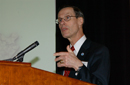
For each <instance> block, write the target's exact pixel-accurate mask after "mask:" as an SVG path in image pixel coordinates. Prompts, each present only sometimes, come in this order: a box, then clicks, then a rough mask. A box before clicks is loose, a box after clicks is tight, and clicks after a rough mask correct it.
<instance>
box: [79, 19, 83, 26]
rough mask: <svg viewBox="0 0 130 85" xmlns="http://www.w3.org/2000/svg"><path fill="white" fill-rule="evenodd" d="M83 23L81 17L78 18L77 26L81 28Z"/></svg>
mask: <svg viewBox="0 0 130 85" xmlns="http://www.w3.org/2000/svg"><path fill="white" fill-rule="evenodd" d="M83 23H84V19H83V17H78V24H79V26H82V25H83Z"/></svg>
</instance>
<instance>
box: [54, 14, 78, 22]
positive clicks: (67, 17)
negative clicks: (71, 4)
mask: <svg viewBox="0 0 130 85" xmlns="http://www.w3.org/2000/svg"><path fill="white" fill-rule="evenodd" d="M71 17H77V16H70V15H67V16H65V17H64V18H58V19H56V24H60V23H61V22H62V19H64V20H65V21H70V20H71Z"/></svg>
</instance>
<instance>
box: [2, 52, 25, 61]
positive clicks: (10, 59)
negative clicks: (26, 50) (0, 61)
mask: <svg viewBox="0 0 130 85" xmlns="http://www.w3.org/2000/svg"><path fill="white" fill-rule="evenodd" d="M16 56H17V55H16ZM16 56H15V57H13V58H9V59H5V60H4V61H17V62H23V58H24V54H23V55H21V56H20V57H19V58H16Z"/></svg>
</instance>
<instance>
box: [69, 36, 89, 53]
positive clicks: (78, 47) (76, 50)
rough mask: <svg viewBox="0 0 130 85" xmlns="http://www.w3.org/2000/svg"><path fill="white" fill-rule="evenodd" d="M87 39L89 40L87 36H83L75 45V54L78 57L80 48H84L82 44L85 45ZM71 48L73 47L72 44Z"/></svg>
mask: <svg viewBox="0 0 130 85" xmlns="http://www.w3.org/2000/svg"><path fill="white" fill-rule="evenodd" d="M86 39H87V38H86V36H85V35H83V36H82V37H81V38H80V39H79V40H78V41H77V42H76V43H75V44H74V48H75V50H74V53H75V55H77V53H78V52H79V49H80V47H81V46H82V44H83V43H84V41H85V40H86ZM70 47H72V45H71V44H70Z"/></svg>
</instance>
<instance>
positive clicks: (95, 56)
mask: <svg viewBox="0 0 130 85" xmlns="http://www.w3.org/2000/svg"><path fill="white" fill-rule="evenodd" d="M81 53H84V55H83V56H82V55H81ZM77 57H78V58H79V59H80V60H81V61H87V62H88V65H87V67H86V66H85V65H83V67H82V68H81V69H80V71H79V73H78V75H77V76H75V70H74V69H71V72H70V74H69V77H71V78H75V79H79V80H82V81H86V82H90V83H94V84H97V85H108V83H109V76H110V61H109V51H108V49H107V48H106V47H105V46H103V45H100V44H97V43H94V42H92V41H90V40H89V39H87V40H86V41H85V42H84V43H83V45H82V46H81V48H80V50H79V52H78V54H77ZM63 71H64V67H62V68H58V67H57V68H56V73H57V74H61V75H63Z"/></svg>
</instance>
